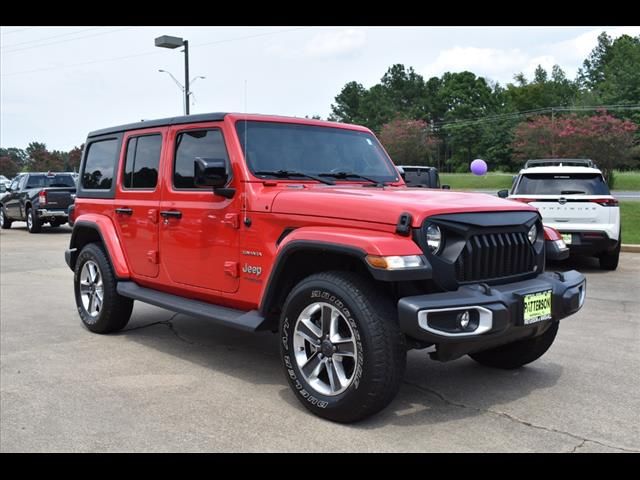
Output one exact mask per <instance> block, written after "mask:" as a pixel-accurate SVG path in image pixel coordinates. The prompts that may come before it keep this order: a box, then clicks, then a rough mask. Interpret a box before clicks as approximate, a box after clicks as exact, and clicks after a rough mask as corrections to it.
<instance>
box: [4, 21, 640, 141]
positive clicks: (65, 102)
mask: <svg viewBox="0 0 640 480" xmlns="http://www.w3.org/2000/svg"><path fill="white" fill-rule="evenodd" d="M602 31H607V32H608V33H609V34H610V35H612V36H614V37H617V36H619V35H621V34H623V33H627V34H630V35H640V28H639V27H606V26H605V27H295V26H283V27H166V26H165V27H123V26H118V27H91V26H84V27H81V26H78V27H22V26H10V27H0V146H2V147H10V146H16V147H21V148H24V147H26V146H27V144H28V143H29V142H30V141H34V140H37V141H41V142H44V143H46V144H47V146H48V147H49V148H50V149H60V150H68V149H70V148H72V147H73V146H76V145H80V144H81V143H82V142H83V141H84V139H85V137H86V134H87V132H88V131H90V130H94V129H98V128H102V127H106V126H110V125H116V124H120V123H128V122H133V121H138V120H140V119H143V118H144V119H152V118H161V117H167V116H174V115H181V114H182V110H183V104H182V94H181V92H180V90H179V88H178V86H177V85H176V84H175V83H174V82H173V81H172V80H171V78H170V77H169V76H168V75H166V74H165V73H160V72H158V69H165V70H168V71H170V72H171V73H173V74H174V75H175V76H176V77H177V78H178V79H179V80H180V81H181V82H183V80H184V73H183V72H184V70H183V68H184V67H183V55H182V53H180V51H179V50H167V49H162V48H156V47H154V43H153V40H154V38H155V37H157V36H160V35H164V34H167V35H175V36H180V37H184V38H186V39H188V40H189V43H190V71H191V77H195V76H199V75H202V76H205V77H206V78H205V79H199V80H197V82H196V83H195V84H194V85H193V92H194V100H195V104H192V107H191V111H192V113H202V112H212V111H239V112H243V111H245V109H246V111H249V112H254V113H270V114H278V115H291V116H298V117H304V116H305V115H314V114H318V115H321V116H322V117H323V118H325V117H326V116H327V115H328V114H329V113H330V105H331V103H332V101H333V99H334V97H335V96H336V95H337V94H338V93H339V91H340V89H341V88H342V86H343V85H344V84H345V83H346V82H348V81H351V80H355V81H358V82H360V83H362V84H364V85H365V86H366V87H369V86H371V85H373V84H375V83H377V82H378V81H379V80H380V77H381V76H382V75H383V74H384V72H385V71H386V69H387V68H388V67H389V66H390V65H392V64H394V63H403V64H405V65H406V66H412V67H414V68H415V69H416V70H417V71H418V72H419V73H420V74H422V75H424V76H425V78H429V77H431V76H434V75H436V76H439V75H441V74H442V73H444V72H445V71H463V70H470V71H472V72H474V73H476V74H478V75H481V76H485V77H486V78H488V79H490V80H493V81H498V82H500V83H502V84H505V83H507V82H510V81H512V79H513V74H514V73H517V72H524V73H525V75H526V76H528V77H529V78H530V77H531V76H532V73H533V70H534V69H535V67H536V65H538V64H542V65H543V66H544V67H545V68H547V69H550V68H551V66H552V65H553V64H555V63H557V64H559V65H560V66H561V67H562V68H563V69H564V70H565V72H566V73H567V75H568V76H569V77H570V78H573V77H574V76H575V74H576V72H577V69H578V68H579V67H580V65H581V64H582V61H583V60H584V58H585V57H586V56H587V55H588V54H589V52H590V51H591V49H592V48H593V47H594V46H595V43H596V37H597V36H598V34H599V33H601V32H602ZM127 57H128V58H127ZM245 85H246V92H245ZM245 93H246V95H245ZM245 99H246V105H245Z"/></svg>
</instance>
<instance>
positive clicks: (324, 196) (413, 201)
mask: <svg viewBox="0 0 640 480" xmlns="http://www.w3.org/2000/svg"><path fill="white" fill-rule="evenodd" d="M535 210H536V209H535V208H533V207H530V206H529V205H527V204H524V203H520V202H516V201H513V200H504V199H502V198H498V197H496V196H493V195H487V194H484V193H465V192H455V191H451V190H430V189H429V190H427V189H421V188H420V189H419V188H406V187H385V188H384V189H382V188H375V187H360V186H358V187H353V186H351V187H348V186H344V187H343V186H328V187H325V186H317V187H316V186H314V187H310V188H296V189H285V190H283V191H281V192H279V193H278V194H277V195H276V196H275V198H274V199H273V203H272V205H271V211H272V212H273V213H284V214H292V215H305V216H314V217H328V218H342V219H346V220H364V221H370V222H376V223H384V224H391V225H396V224H397V223H398V217H399V216H400V214H402V213H404V212H408V213H410V214H411V216H412V217H413V222H412V226H413V227H418V226H420V225H421V224H422V222H423V221H424V219H425V218H427V217H431V216H433V215H439V214H444V213H459V212H496V211H535Z"/></svg>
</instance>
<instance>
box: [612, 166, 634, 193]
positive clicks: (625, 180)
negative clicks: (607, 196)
mask: <svg viewBox="0 0 640 480" xmlns="http://www.w3.org/2000/svg"><path fill="white" fill-rule="evenodd" d="M614 176H615V185H614V186H613V189H614V190H631V191H634V192H637V191H640V172H638V171H631V172H618V171H614Z"/></svg>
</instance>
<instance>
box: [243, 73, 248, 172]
mask: <svg viewBox="0 0 640 480" xmlns="http://www.w3.org/2000/svg"><path fill="white" fill-rule="evenodd" d="M244 115H245V116H244V159H245V161H247V160H248V159H249V151H248V150H247V79H246V78H245V80H244Z"/></svg>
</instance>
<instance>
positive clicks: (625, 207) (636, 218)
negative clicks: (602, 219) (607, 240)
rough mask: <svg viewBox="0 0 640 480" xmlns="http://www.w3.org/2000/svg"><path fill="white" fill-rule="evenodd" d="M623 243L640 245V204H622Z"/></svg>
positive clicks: (623, 202) (629, 202) (626, 202)
mask: <svg viewBox="0 0 640 480" xmlns="http://www.w3.org/2000/svg"><path fill="white" fill-rule="evenodd" d="M620 216H621V217H622V218H621V220H620V222H621V223H622V243H631V244H635V245H640V202H634V201H632V200H631V201H622V202H620Z"/></svg>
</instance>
